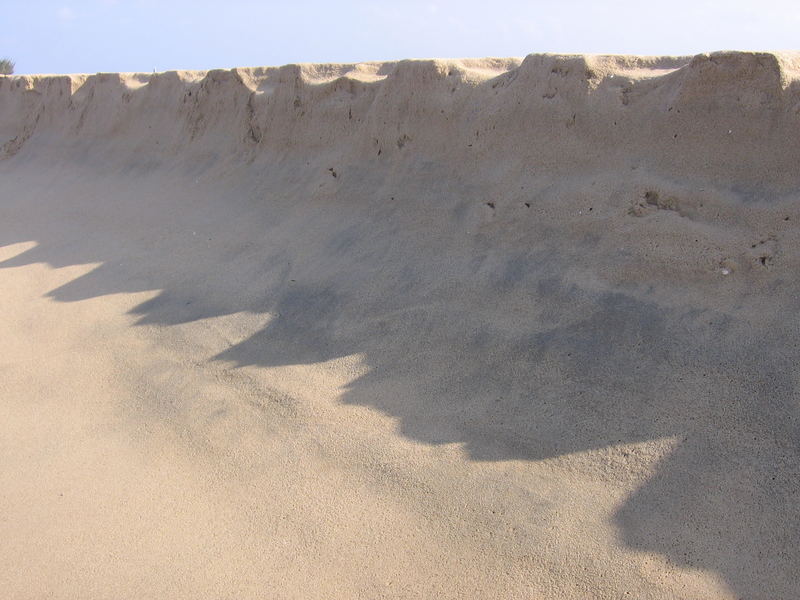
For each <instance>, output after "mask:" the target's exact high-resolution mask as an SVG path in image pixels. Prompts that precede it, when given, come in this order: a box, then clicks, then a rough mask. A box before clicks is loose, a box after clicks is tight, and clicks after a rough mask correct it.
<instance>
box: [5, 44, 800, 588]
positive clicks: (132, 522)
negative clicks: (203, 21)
mask: <svg viewBox="0 0 800 600" xmlns="http://www.w3.org/2000/svg"><path fill="white" fill-rule="evenodd" d="M798 167H800V55H796V54H789V53H783V54H771V53H744V52H723V53H714V54H710V55H706V54H704V55H699V56H695V57H624V56H558V55H530V56H528V57H526V58H525V59H481V60H413V61H400V62H395V63H363V64H357V65H289V66H284V67H280V68H242V69H233V70H229V71H226V70H217V71H209V72H168V73H157V74H98V75H73V76H55V75H54V76H46V75H43V76H14V77H0V299H1V300H2V304H0V308H1V309H0V332H2V346H1V347H0V397H1V398H2V402H0V540H2V544H0V589H2V590H3V592H2V594H3V596H4V597H6V598H14V599H17V598H20V599H22V598H25V599H27V598H31V599H34V598H36V599H38V598H65V599H66V598H70V599H74V598H93V599H94V598H114V599H120V598H132V599H133V598H137V599H141V598H303V599H305V598H326V599H328V598H369V599H372V598H575V599H578V598H581V599H583V598H615V599H617V598H625V597H630V598H644V599H648V598H726V599H727V598H730V599H733V598H747V599H761V598H763V599H771V600H774V599H796V598H798V595H799V594H800V592H798V590H799V589H800V581H798V573H800V545H799V544H798V539H799V536H800V484H799V483H798V482H799V481H800V420H799V417H800V403H799V402H798V391H797V390H798V385H800V379H799V377H800V374H799V373H798V369H797V364H798V359H799V358H800V321H799V320H798V316H797V315H798V310H799V309H800V281H798V279H797V273H798V268H800V251H799V250H798V248H800V229H798V225H800V168H798Z"/></svg>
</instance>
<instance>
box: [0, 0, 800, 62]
mask: <svg viewBox="0 0 800 600" xmlns="http://www.w3.org/2000/svg"><path fill="white" fill-rule="evenodd" d="M0 9H1V10H0V19H2V20H0V57H3V56H8V57H10V58H12V59H13V60H14V61H15V62H16V64H17V68H16V72H17V73H77V72H88V73H94V72H98V71H153V70H154V69H155V70H159V71H163V70H169V69H209V68H220V67H234V66H256V65H281V64H286V63H290V62H357V61H361V60H385V59H398V58H421V57H468V56H472V57H477V56H524V55H526V54H529V53H531V52H587V53H625V54H695V53H697V52H705V51H711V50H722V49H747V50H776V49H784V50H785V49H796V48H800V0H793V1H785V0H779V1H778V0H776V1H770V0H764V1H761V2H754V1H752V0H749V1H744V0H731V1H728V2H712V1H708V0H694V1H686V0H660V1H658V2H647V1H633V0H618V1H609V2H591V1H587V0H562V1H560V2H556V1H532V2H517V1H504V0H495V1H492V0H483V1H474V0H461V1H458V2H456V1H447V0H439V1H437V0H424V1H418V0H407V1H405V2H399V1H397V2H365V1H361V0H342V1H340V2H336V1H327V2H321V1H316V0H296V1H294V2H291V1H290V2H256V1H252V0H230V1H228V2H206V1H203V0H195V1H188V0H175V1H164V2H158V1H156V0H60V1H52V0H28V1H17V0H0Z"/></svg>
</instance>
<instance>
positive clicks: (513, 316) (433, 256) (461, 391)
mask: <svg viewBox="0 0 800 600" xmlns="http://www.w3.org/2000/svg"><path fill="white" fill-rule="evenodd" d="M425 175H426V174H425V173H421V174H420V173H418V174H417V176H425ZM430 180H431V182H432V184H431V186H430V191H429V192H428V197H427V198H421V199H417V200H416V201H413V202H412V201H410V200H406V201H404V200H403V199H402V198H401V197H400V195H399V194H398V199H397V200H396V201H395V202H394V203H391V202H387V201H386V199H383V198H376V199H375V200H373V201H370V202H368V203H367V204H366V205H365V204H363V203H361V204H357V203H354V202H351V201H349V200H348V196H347V188H346V185H344V186H343V187H342V188H341V189H340V191H339V193H338V195H337V199H336V200H329V201H327V202H325V203H323V202H316V201H312V200H308V201H307V202H306V203H305V204H304V206H298V204H299V203H298V202H296V201H294V200H292V195H293V193H289V194H287V195H286V196H285V197H283V198H278V197H276V198H269V199H264V197H263V195H261V196H260V199H259V195H258V194H255V193H254V194H253V195H252V197H248V198H244V197H243V195H242V194H238V195H235V194H230V195H229V196H226V195H225V192H224V190H222V191H220V190H218V191H217V192H214V193H205V192H204V193H205V196H203V193H199V192H198V190H196V189H192V190H184V191H175V190H173V191H170V190H159V188H156V187H155V185H153V186H151V187H147V184H142V185H139V186H134V185H133V184H132V183H131V185H128V186H127V187H126V185H125V183H124V182H122V183H120V184H119V186H118V187H119V189H120V190H126V189H127V190H129V191H128V192H124V191H123V192H119V193H117V194H116V195H115V197H114V198H108V197H102V196H101V195H100V192H99V191H98V190H99V189H100V183H98V188H97V189H92V188H91V187H88V188H87V189H86V190H84V191H85V193H83V194H82V195H81V196H80V197H81V200H79V201H77V202H76V203H75V204H70V205H69V206H66V205H64V203H62V202H60V194H59V193H58V191H57V188H54V187H53V185H52V184H53V183H54V182H53V181H50V182H49V184H45V183H43V184H42V185H41V187H40V188H37V187H36V186H31V187H30V188H29V189H30V192H29V193H26V194H23V195H13V196H12V195H11V194H10V192H9V191H8V188H7V187H5V186H3V187H2V188H0V193H2V196H0V211H2V218H0V245H8V244H12V243H16V242H22V241H29V240H35V241H36V242H37V244H38V245H37V246H36V247H34V248H31V249H30V250H28V251H26V252H23V253H22V254H20V255H18V256H16V257H14V258H11V259H9V260H7V261H5V263H3V264H2V265H0V267H3V268H8V267H13V266H20V265H25V264H31V263H37V262H43V263H48V264H51V265H54V266H57V267H59V266H66V265H74V264H85V263H94V262H97V263H102V264H101V266H100V267H98V268H97V269H95V270H93V271H91V272H90V273H88V274H87V275H85V276H82V277H79V278H77V279H76V280H74V281H72V282H70V283H68V284H66V285H64V286H63V287H61V288H59V289H56V290H53V291H52V292H50V294H49V295H50V296H51V297H52V298H54V299H55V300H57V301H62V302H72V301H78V300H82V299H86V298H92V297H96V296H100V295H104V294H110V293H118V292H135V291H141V290H147V289H160V290H163V291H162V292H161V293H160V294H159V295H158V296H157V297H155V298H154V299H152V300H149V301H148V302H145V303H143V304H141V305H140V306H139V307H137V308H136V309H135V310H134V312H135V314H137V315H139V316H140V323H155V324H162V325H170V324H177V323H185V322H189V321H193V320H196V319H201V318H207V317H213V316H219V315H224V314H232V313H235V312H239V311H251V312H260V313H271V314H272V315H274V319H273V320H272V321H271V322H270V323H269V325H268V326H267V327H266V328H264V329H263V330H261V331H259V332H257V333H256V334H255V335H253V336H252V337H250V338H249V339H247V340H245V341H243V342H242V343H240V344H237V345H235V346H232V347H230V348H228V349H227V350H225V351H224V352H222V353H221V354H220V355H219V356H218V357H217V359H219V360H225V361H230V362H231V363H233V364H235V365H237V366H241V365H256V366H276V365H289V364H311V363H318V362H320V361H325V360H329V359H332V358H336V357H341V356H347V355H351V354H353V353H360V354H361V355H363V356H364V357H365V358H364V360H365V362H366V363H367V365H368V367H369V371H368V373H367V374H365V375H363V376H362V377H360V378H358V379H356V380H355V381H353V382H351V383H350V385H349V387H348V389H347V391H346V393H345V394H344V396H343V401H344V402H346V403H349V404H355V405H363V406H369V407H372V408H375V409H378V410H380V411H382V412H384V413H386V414H389V415H392V416H394V417H397V419H398V421H399V426H400V429H401V432H402V434H403V435H405V436H408V437H409V438H412V439H414V440H419V441H422V442H425V443H429V444H440V443H451V442H458V443H462V444H463V445H464V447H465V449H466V450H467V452H468V454H469V456H470V457H472V458H473V459H475V460H506V459H516V460H530V461H535V460H540V459H544V458H549V457H557V456H560V455H564V454H567V453H573V452H579V451H584V450H589V449H594V448H603V447H606V446H609V445H615V444H619V443H630V442H639V441H647V440H653V439H656V438H662V437H664V436H673V437H677V438H678V439H679V440H680V441H679V443H678V445H677V447H676V449H675V451H674V452H673V453H672V454H671V455H670V456H669V457H668V458H666V459H665V460H664V461H663V462H662V463H661V464H660V466H659V470H658V472H657V473H656V474H655V476H654V477H653V478H651V479H650V480H649V481H648V482H647V483H646V484H645V485H644V486H643V487H642V488H641V489H639V490H638V491H637V492H636V493H634V494H633V495H632V496H631V497H630V498H628V499H627V501H626V503H625V504H624V506H622V508H621V509H620V510H619V511H618V513H617V514H616V517H615V519H616V524H617V525H618V526H619V530H620V532H621V536H622V538H623V539H624V541H625V542H626V543H627V544H628V545H629V546H630V547H632V548H635V549H639V550H646V551H651V552H658V553H661V554H663V555H665V556H667V557H668V558H669V559H670V560H672V561H674V562H675V563H676V564H679V565H685V566H690V567H695V568H703V569H712V570H715V571H717V572H719V573H720V574H722V575H723V576H724V578H725V580H726V581H727V583H728V584H729V585H730V586H731V588H732V589H733V590H734V591H735V593H736V594H738V595H739V596H741V597H746V598H766V597H770V598H779V597H781V598H790V597H793V594H795V593H796V591H797V590H796V588H795V587H794V585H795V584H796V582H797V573H799V572H800V546H798V544H797V543H796V542H797V540H798V539H800V502H799V501H800V494H799V492H798V489H800V488H798V481H800V460H799V458H800V457H799V456H798V452H799V451H800V433H799V429H798V413H800V408H799V407H798V404H797V393H796V390H795V387H794V383H793V377H794V372H795V370H796V365H797V364H798V358H800V356H799V355H800V348H799V347H798V342H800V335H798V329H797V323H796V322H795V321H796V320H795V314H794V313H792V314H790V315H775V318H774V320H773V321H772V324H771V325H770V326H769V327H767V328H761V329H758V328H755V327H753V326H752V325H750V324H749V323H748V322H747V319H746V318H745V317H741V318H739V317H737V315H736V314H730V313H727V314H721V313H718V312H715V311H714V310H712V309H711V308H707V307H702V306H700V307H693V308H691V309H689V308H686V307H678V306H672V305H669V304H668V303H666V302H664V301H663V299H662V296H660V295H659V294H658V291H657V290H655V291H652V290H651V291H649V292H648V291H645V292H642V291H640V290H638V289H637V290H634V289H630V290H628V289H602V288H599V287H595V288H589V287H588V286H581V285H579V284H576V283H575V281H576V279H575V278H574V277H569V276H568V274H569V273H573V272H574V269H575V268H576V266H580V267H581V268H584V267H586V268H594V267H596V266H599V265H600V263H601V262H602V261H604V260H607V257H603V256H599V255H598V256H597V257H596V258H592V251H593V247H592V241H591V239H589V240H585V241H584V242H577V243H576V241H575V240H573V239H569V238H567V237H565V236H561V237H559V235H548V231H547V229H546V227H545V226H544V225H541V224H538V225H537V224H535V223H531V222H529V223H528V224H527V225H525V228H523V229H524V231H523V230H520V231H521V233H519V232H518V233H519V235H516V234H515V233H514V232H505V233H504V232H502V231H498V230H497V229H496V228H495V229H492V225H491V224H489V225H486V226H484V227H483V228H478V229H479V230H480V231H477V232H476V228H475V220H474V219H480V218H482V217H481V214H482V213H479V212H475V211H482V210H486V209H485V208H484V207H483V206H482V204H483V203H482V202H480V201H478V200H475V199H474V198H475V194H474V190H472V189H469V188H466V187H464V186H459V185H452V186H451V187H448V188H446V189H445V188H443V187H437V184H436V183H435V182H436V181H440V179H438V178H436V177H431V178H430ZM76 181H78V179H77V178H76V179H74V180H70V179H69V178H67V181H66V182H65V183H63V185H64V186H66V187H69V186H73V188H77V186H78V184H77V183H75V182H76ZM129 183H130V182H129ZM16 189H17V191H18V190H19V189H21V188H16ZM298 189H299V188H298ZM48 190H49V191H48ZM133 190H135V192H134V191H133ZM75 193H76V189H72V190H71V191H70V194H71V197H75ZM126 193H127V194H128V195H127V196H126V195H125V194H126ZM352 193H353V194H356V193H358V191H357V190H352ZM362 195H363V194H362ZM23 196H24V197H23ZM203 197H204V198H205V199H203ZM147 198H149V200H148V199H147ZM433 198H435V199H436V200H437V204H436V206H437V207H438V208H436V209H431V208H430V206H431V203H430V199H433ZM470 198H472V199H470ZM220 203H223V204H224V205H225V207H226V208H225V210H223V211H220V210H219V205H220ZM472 205H476V206H477V208H474V210H473V208H472ZM154 207H158V209H157V210H156V209H155V208H154ZM425 207H427V208H425ZM520 210H522V209H520ZM421 211H427V212H424V214H423V212H421ZM43 215H46V216H45V217H43ZM475 215H477V216H475ZM221 219H223V220H222V221H221ZM470 219H473V220H472V221H470ZM108 223H113V224H114V225H113V226H112V227H111V228H110V229H109V226H108ZM467 232H470V235H469V236H467V235H466V234H467ZM598 235H602V232H598ZM581 244H583V245H581ZM796 291H797V289H796V286H795V289H793V290H785V292H784V293H786V294H787V297H789V296H790V295H791V294H790V293H789V292H792V293H793V292H796ZM748 302H750V303H752V302H758V298H755V299H753V298H750V299H749V300H748ZM787 316H788V317H790V318H791V319H792V321H793V322H791V323H786V322H784V319H785V318H786V317H787Z"/></svg>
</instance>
